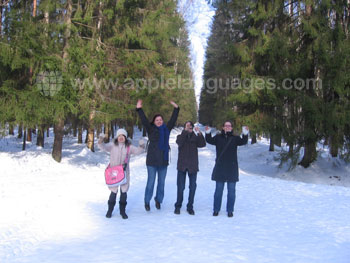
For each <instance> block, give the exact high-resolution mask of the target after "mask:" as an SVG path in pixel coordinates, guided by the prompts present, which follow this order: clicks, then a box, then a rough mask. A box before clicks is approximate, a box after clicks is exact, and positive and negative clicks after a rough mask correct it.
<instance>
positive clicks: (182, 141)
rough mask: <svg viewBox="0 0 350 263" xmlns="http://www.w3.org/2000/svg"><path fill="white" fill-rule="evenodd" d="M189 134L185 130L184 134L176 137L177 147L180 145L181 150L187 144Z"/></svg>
mask: <svg viewBox="0 0 350 263" xmlns="http://www.w3.org/2000/svg"><path fill="white" fill-rule="evenodd" d="M187 134H188V133H187V132H186V131H185V130H183V131H182V133H181V134H180V135H178V136H177V137H176V143H177V145H179V148H180V147H182V146H183V145H184V144H185V142H186V137H187Z"/></svg>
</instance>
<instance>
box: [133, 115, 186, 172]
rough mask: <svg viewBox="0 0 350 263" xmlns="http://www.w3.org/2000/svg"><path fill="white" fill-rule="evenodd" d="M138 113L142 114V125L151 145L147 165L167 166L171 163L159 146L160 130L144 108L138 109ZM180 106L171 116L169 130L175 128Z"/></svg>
mask: <svg viewBox="0 0 350 263" xmlns="http://www.w3.org/2000/svg"><path fill="white" fill-rule="evenodd" d="M136 111H137V113H138V114H139V116H140V119H141V122H142V125H143V126H144V128H145V129H146V131H147V135H148V140H149V145H148V149H147V157H146V165H150V166H167V165H169V161H168V160H164V157H163V151H162V150H161V149H159V147H158V140H159V130H158V128H157V126H156V125H154V124H151V123H150V122H149V121H148V119H147V117H146V115H145V113H144V111H143V110H142V108H140V109H136ZM179 111H180V108H174V110H173V114H172V115H171V118H170V120H169V122H168V123H167V125H166V126H167V127H168V130H169V132H170V131H171V130H172V128H174V126H175V123H176V120H177V117H178V116H179Z"/></svg>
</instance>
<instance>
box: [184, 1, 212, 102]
mask: <svg viewBox="0 0 350 263" xmlns="http://www.w3.org/2000/svg"><path fill="white" fill-rule="evenodd" d="M178 9H179V11H180V13H182V14H183V16H184V19H185V21H186V26H187V30H188V33H189V40H190V42H191V46H190V52H191V68H192V71H193V74H194V83H195V94H196V101H197V104H198V105H199V98H200V91H201V88H202V86H203V79H202V77H203V70H204V68H203V67H204V62H205V50H206V47H207V40H208V38H209V36H210V31H211V23H212V19H213V16H214V14H215V9H214V8H213V7H212V6H211V5H209V4H208V3H207V1H205V0H179V3H178Z"/></svg>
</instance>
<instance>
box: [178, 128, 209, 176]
mask: <svg viewBox="0 0 350 263" xmlns="http://www.w3.org/2000/svg"><path fill="white" fill-rule="evenodd" d="M176 143H177V144H178V145H179V156H178V159H177V169H178V170H179V171H182V172H185V171H186V170H188V173H190V174H193V173H196V172H198V171H199V169H198V148H202V147H205V145H206V143H205V139H204V136H203V135H202V133H201V132H199V133H198V135H196V134H195V133H194V132H191V133H189V132H188V131H185V130H183V131H182V133H181V134H180V135H178V136H177V138H176Z"/></svg>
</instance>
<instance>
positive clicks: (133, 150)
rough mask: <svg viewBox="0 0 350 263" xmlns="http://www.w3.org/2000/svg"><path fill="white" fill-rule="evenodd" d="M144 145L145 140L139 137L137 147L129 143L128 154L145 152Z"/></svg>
mask: <svg viewBox="0 0 350 263" xmlns="http://www.w3.org/2000/svg"><path fill="white" fill-rule="evenodd" d="M145 146H146V143H145V141H144V140H142V139H141V140H140V141H139V147H136V146H134V145H130V154H132V155H138V154H141V153H143V152H145Z"/></svg>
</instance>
